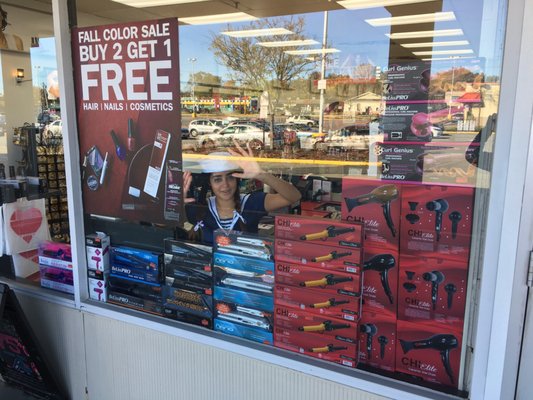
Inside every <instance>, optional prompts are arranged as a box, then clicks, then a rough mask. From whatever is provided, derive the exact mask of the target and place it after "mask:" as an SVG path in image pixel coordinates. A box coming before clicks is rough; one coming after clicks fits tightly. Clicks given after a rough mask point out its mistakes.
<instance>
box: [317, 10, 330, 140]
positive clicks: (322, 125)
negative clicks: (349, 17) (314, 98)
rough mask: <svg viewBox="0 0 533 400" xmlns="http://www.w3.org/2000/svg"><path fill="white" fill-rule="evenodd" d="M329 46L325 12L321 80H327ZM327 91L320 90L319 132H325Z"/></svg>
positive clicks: (326, 13) (325, 12) (326, 14)
mask: <svg viewBox="0 0 533 400" xmlns="http://www.w3.org/2000/svg"><path fill="white" fill-rule="evenodd" d="M327 45H328V12H327V11H324V33H323V34H322V55H321V58H322V68H321V71H320V80H321V81H324V79H326V53H325V52H324V51H325V49H326V47H327ZM325 93H326V89H325V88H324V89H320V117H319V120H318V131H319V132H321V133H322V132H323V128H324V94H325Z"/></svg>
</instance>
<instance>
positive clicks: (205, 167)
mask: <svg viewBox="0 0 533 400" xmlns="http://www.w3.org/2000/svg"><path fill="white" fill-rule="evenodd" d="M212 156H213V157H215V158H210V157H212ZM207 157H209V158H205V159H202V160H200V161H199V164H200V167H201V169H202V172H204V173H207V174H209V173H212V172H224V171H234V170H237V169H239V166H238V165H237V164H235V163H234V162H231V161H230V160H224V159H222V158H221V157H231V154H230V153H228V152H226V151H217V152H214V153H209V154H208V155H207Z"/></svg>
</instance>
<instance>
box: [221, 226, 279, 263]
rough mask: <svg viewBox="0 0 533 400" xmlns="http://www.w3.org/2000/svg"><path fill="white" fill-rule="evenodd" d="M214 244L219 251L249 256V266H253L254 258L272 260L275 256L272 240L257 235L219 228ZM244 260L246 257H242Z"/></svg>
mask: <svg viewBox="0 0 533 400" xmlns="http://www.w3.org/2000/svg"><path fill="white" fill-rule="evenodd" d="M213 245H214V249H215V251H217V252H218V253H228V254H232V255H236V256H242V257H249V258H250V259H249V260H248V262H247V265H248V266H252V264H253V263H254V262H255V261H252V259H254V258H259V259H262V260H267V261H270V260H272V259H273V257H274V243H273V241H272V240H270V239H267V238H262V237H259V236H257V235H250V234H245V233H242V232H236V231H229V232H227V231H224V230H222V229H219V230H217V231H215V232H214V240H213ZM242 260H243V261H244V260H245V259H242Z"/></svg>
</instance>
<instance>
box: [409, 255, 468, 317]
mask: <svg viewBox="0 0 533 400" xmlns="http://www.w3.org/2000/svg"><path fill="white" fill-rule="evenodd" d="M399 270H400V274H399V282H398V291H399V293H398V318H400V319H404V320H412V319H415V320H435V321H438V322H440V323H447V324H452V325H458V326H462V325H463V320H464V314H465V304H466V291H467V283H468V280H467V279H468V264H467V263H466V262H462V261H451V260H444V259H442V258H433V257H415V256H409V255H403V254H402V255H401V256H400V268H399Z"/></svg>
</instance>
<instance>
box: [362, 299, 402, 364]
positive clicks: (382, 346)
mask: <svg viewBox="0 0 533 400" xmlns="http://www.w3.org/2000/svg"><path fill="white" fill-rule="evenodd" d="M358 332H359V362H360V363H362V364H366V365H370V366H372V367H374V368H379V369H383V370H387V371H394V370H395V361H396V344H397V343H396V314H395V313H394V312H392V311H390V310H378V311H369V310H367V309H366V308H365V312H364V313H363V316H362V317H361V320H360V321H359V325H358Z"/></svg>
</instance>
